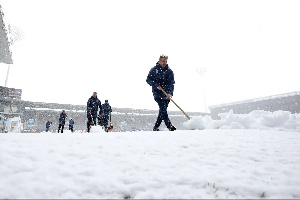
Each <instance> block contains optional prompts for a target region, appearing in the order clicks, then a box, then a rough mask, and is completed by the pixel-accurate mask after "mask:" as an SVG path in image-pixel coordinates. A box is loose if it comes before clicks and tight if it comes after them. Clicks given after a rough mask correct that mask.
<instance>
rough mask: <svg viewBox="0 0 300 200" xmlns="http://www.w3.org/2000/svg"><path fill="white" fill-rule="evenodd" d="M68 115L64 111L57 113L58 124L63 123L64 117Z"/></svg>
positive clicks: (64, 121)
mask: <svg viewBox="0 0 300 200" xmlns="http://www.w3.org/2000/svg"><path fill="white" fill-rule="evenodd" d="M67 117H68V115H67V114H66V113H63V112H62V113H60V115H59V124H63V125H64V124H65V123H66V118H67Z"/></svg>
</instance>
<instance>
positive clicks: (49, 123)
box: [46, 120, 52, 132]
mask: <svg viewBox="0 0 300 200" xmlns="http://www.w3.org/2000/svg"><path fill="white" fill-rule="evenodd" d="M51 124H52V122H50V121H49V120H48V121H47V122H46V132H48V131H49V128H50V126H51Z"/></svg>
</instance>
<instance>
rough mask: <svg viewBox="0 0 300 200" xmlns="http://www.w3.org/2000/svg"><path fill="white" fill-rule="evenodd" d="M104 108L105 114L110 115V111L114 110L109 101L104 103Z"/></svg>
mask: <svg viewBox="0 0 300 200" xmlns="http://www.w3.org/2000/svg"><path fill="white" fill-rule="evenodd" d="M102 108H103V113H104V115H109V113H110V112H112V109H111V106H110V105H109V103H108V102H105V103H104V104H102Z"/></svg>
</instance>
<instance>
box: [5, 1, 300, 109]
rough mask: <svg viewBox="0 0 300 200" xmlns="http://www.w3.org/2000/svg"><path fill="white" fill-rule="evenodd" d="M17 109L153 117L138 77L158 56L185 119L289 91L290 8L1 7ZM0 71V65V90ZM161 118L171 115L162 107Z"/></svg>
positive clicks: (296, 26) (298, 69) (299, 64)
mask: <svg viewBox="0 0 300 200" xmlns="http://www.w3.org/2000/svg"><path fill="white" fill-rule="evenodd" d="M1 5H2V9H3V11H4V14H5V20H6V23H8V22H9V23H11V24H12V25H15V26H16V27H18V28H19V29H20V30H22V31H23V32H24V34H25V37H24V39H23V40H22V41H19V42H17V43H16V44H15V45H14V47H13V49H12V50H13V58H14V64H13V65H11V70H10V76H9V80H8V85H7V86H8V87H14V88H19V89H23V96H22V99H23V100H30V101H37V102H49V103H54V102H55V103H70V104H80V105H84V104H86V102H87V99H88V98H89V97H90V96H91V95H92V92H93V91H97V92H98V97H99V98H100V100H101V101H104V100H105V99H108V100H109V101H110V103H111V105H112V106H113V107H134V108H146V109H157V108H158V106H157V104H156V102H155V101H154V100H153V97H152V92H151V87H150V86H149V85H147V83H146V81H145V80H146V76H147V74H148V72H149V70H150V68H151V67H153V66H154V65H155V63H156V62H157V60H158V57H159V55H160V54H162V53H164V54H167V55H168V56H169V60H168V63H169V66H170V67H171V69H172V70H173V71H174V74H175V82H176V84H175V91H174V97H173V100H174V101H175V102H176V103H177V104H178V105H179V106H181V108H182V109H183V110H185V111H197V112H198V111H204V104H203V91H202V81H201V76H200V75H199V74H198V73H197V68H205V69H206V72H205V74H204V79H203V80H204V81H203V82H204V86H205V87H204V88H205V97H206V103H207V105H208V106H210V105H216V104H221V103H227V102H231V101H240V100H245V99H251V98H258V97H264V96H269V95H275V94H281V93H286V92H293V91H299V89H300V84H299V74H300V57H299V55H300V37H299V35H300V23H299V19H300V11H299V10H300V1H284V0H282V1H276V0H270V1H261V0H259V1H254V0H251V1H198V0H195V1H193V0H185V1H183V0H181V1H178V0H168V1H167V0H165V1H164V0H163V1H161V0H160V1H158V0H151V1H139V0H126V1H121V0H110V1H101V0H43V1H40V0H26V1H23V0H1ZM6 71H7V65H5V64H3V63H1V64H0V74H1V75H0V85H4V83H5V77H6ZM169 110H178V109H177V107H175V106H174V105H173V104H172V103H171V104H170V107H169Z"/></svg>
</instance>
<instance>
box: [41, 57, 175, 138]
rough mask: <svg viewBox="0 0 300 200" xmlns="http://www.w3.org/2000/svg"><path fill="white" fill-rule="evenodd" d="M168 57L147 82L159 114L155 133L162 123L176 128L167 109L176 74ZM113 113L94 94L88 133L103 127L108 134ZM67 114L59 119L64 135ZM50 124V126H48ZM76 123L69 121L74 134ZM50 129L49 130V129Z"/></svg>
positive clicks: (90, 108) (170, 127)
mask: <svg viewBox="0 0 300 200" xmlns="http://www.w3.org/2000/svg"><path fill="white" fill-rule="evenodd" d="M167 62H168V56H166V55H160V57H159V60H158V62H157V63H156V65H155V66H154V67H152V68H151V69H150V71H149V73H148V76H147V79H146V82H147V83H148V84H149V85H150V86H151V87H152V93H153V97H154V100H155V101H156V102H157V104H158V107H159V112H158V116H157V120H156V122H155V125H154V127H153V131H159V126H160V125H161V123H162V121H164V123H165V125H166V126H167V128H168V129H169V130H170V131H175V130H176V127H175V126H173V125H172V123H171V121H170V119H169V116H168V112H167V108H168V105H169V103H170V99H171V98H172V96H173V91H174V84H175V80H174V73H173V71H172V70H171V68H170V67H169V66H168V64H167ZM111 112H112V109H111V106H110V105H109V103H108V100H105V103H104V104H101V101H100V99H98V97H97V92H93V95H92V96H91V97H90V98H89V99H88V101H87V132H90V129H91V127H92V126H95V125H97V123H96V121H97V120H98V124H99V125H101V126H102V125H103V127H104V128H105V131H106V132H108V120H109V118H110V114H111ZM67 117H68V116H67V114H66V113H65V111H64V110H63V111H62V113H61V114H60V117H59V126H58V132H59V131H60V130H61V133H63V129H64V125H65V122H66V119H67ZM47 124H48V125H47ZM47 124H46V131H48V130H49V127H50V123H48V122H47ZM73 126H74V121H73V120H72V119H70V120H69V130H71V131H72V132H73ZM47 127H48V128H47Z"/></svg>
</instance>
